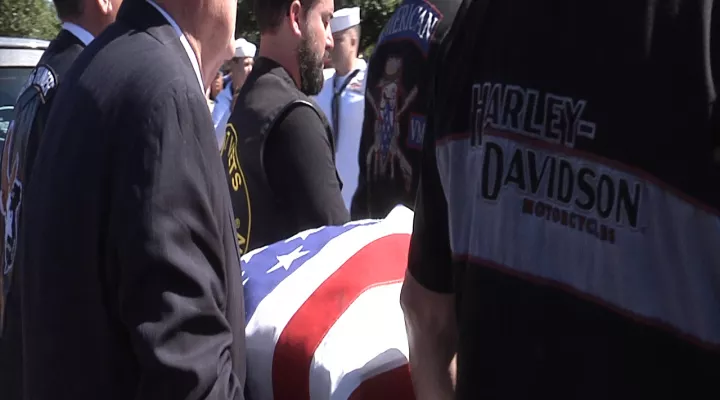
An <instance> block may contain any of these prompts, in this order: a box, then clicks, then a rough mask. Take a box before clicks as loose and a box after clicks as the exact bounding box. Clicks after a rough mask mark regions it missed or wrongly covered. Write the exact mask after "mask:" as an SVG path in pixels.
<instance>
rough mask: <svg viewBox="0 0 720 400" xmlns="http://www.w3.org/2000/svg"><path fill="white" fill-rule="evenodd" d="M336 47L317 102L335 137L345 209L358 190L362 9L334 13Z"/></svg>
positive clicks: (362, 89) (362, 81) (363, 67)
mask: <svg viewBox="0 0 720 400" xmlns="http://www.w3.org/2000/svg"><path fill="white" fill-rule="evenodd" d="M330 30H331V31H332V34H333V40H334V42H335V46H334V48H333V50H332V52H331V53H330V55H331V57H332V64H333V67H334V68H329V69H326V70H325V71H324V75H325V83H324V84H323V89H322V91H321V92H320V93H319V94H318V95H317V98H316V101H317V103H318V105H320V108H321V109H322V110H323V112H325V115H326V116H327V118H328V121H330V123H331V124H332V127H333V134H334V135H335V150H336V152H337V155H336V166H337V170H338V174H339V175H340V179H341V180H342V182H343V188H342V196H343V200H344V201H345V206H346V207H348V209H350V202H351V201H352V197H353V194H354V193H355V189H356V188H357V180H358V174H359V167H358V151H359V146H360V137H361V135H362V124H363V116H364V111H365V70H366V68H367V64H366V63H365V61H364V60H362V59H360V58H358V50H359V48H360V8H359V7H351V8H343V9H340V10H337V11H335V13H334V14H333V18H332V19H331V20H330Z"/></svg>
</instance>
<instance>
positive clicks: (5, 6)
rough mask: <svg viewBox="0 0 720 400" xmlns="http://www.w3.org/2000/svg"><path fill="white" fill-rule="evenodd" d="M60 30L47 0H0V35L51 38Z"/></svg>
mask: <svg viewBox="0 0 720 400" xmlns="http://www.w3.org/2000/svg"><path fill="white" fill-rule="evenodd" d="M59 30H60V21H58V19H57V15H56V14H55V6H53V4H52V2H50V1H48V0H0V36H13V37H27V38H35V39H48V40H49V39H52V38H54V37H55V35H57V33H58V31H59Z"/></svg>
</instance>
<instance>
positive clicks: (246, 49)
mask: <svg viewBox="0 0 720 400" xmlns="http://www.w3.org/2000/svg"><path fill="white" fill-rule="evenodd" d="M255 51H257V47H256V46H255V45H254V44H252V43H250V42H248V41H247V40H245V38H240V39H237V40H235V57H251V58H252V57H255Z"/></svg>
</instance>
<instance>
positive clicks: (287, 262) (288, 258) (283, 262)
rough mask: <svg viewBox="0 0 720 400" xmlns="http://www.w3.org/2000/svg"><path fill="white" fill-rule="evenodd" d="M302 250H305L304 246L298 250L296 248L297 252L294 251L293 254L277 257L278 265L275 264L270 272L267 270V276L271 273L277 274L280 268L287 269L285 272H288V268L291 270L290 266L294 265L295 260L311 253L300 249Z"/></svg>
mask: <svg viewBox="0 0 720 400" xmlns="http://www.w3.org/2000/svg"><path fill="white" fill-rule="evenodd" d="M302 248H303V247H302V245H300V246H298V248H296V249H295V250H293V251H292V252H290V254H285V255H282V256H276V257H275V258H277V260H278V262H277V264H275V265H274V266H273V267H272V268H270V269H269V270H267V272H266V274H270V273H272V272H275V271H277V270H279V269H280V268H285V271H287V270H288V268H290V266H291V265H292V263H293V262H294V261H295V260H297V259H298V258H300V257H302V256H304V255H305V254H307V253H309V251H307V250H305V251H300V249H302Z"/></svg>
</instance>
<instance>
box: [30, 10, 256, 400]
mask: <svg viewBox="0 0 720 400" xmlns="http://www.w3.org/2000/svg"><path fill="white" fill-rule="evenodd" d="M191 3H192V6H191ZM235 8H236V3H235V1H234V0H208V1H206V2H204V3H203V4H202V5H201V6H198V5H197V4H196V3H195V2H191V1H190V0H164V1H162V2H160V1H159V0H158V1H157V3H153V2H149V1H145V0H128V1H126V2H125V3H124V4H123V5H122V7H121V8H120V12H119V14H118V19H117V22H116V23H115V24H113V25H111V26H110V27H109V28H108V29H106V30H105V31H104V32H103V33H102V34H101V35H100V36H99V37H98V38H97V39H96V40H95V41H94V42H93V43H92V44H91V45H90V46H88V47H87V49H86V50H85V51H84V52H83V53H82V54H81V55H80V57H78V59H77V61H76V63H75V64H74V65H73V67H72V68H71V69H70V71H69V72H68V74H67V82H66V84H63V86H61V87H60V89H59V90H58V93H57V97H56V99H55V106H54V107H53V109H52V111H51V113H50V117H49V120H48V123H47V126H48V129H47V130H46V132H45V134H44V137H43V142H42V143H41V145H40V148H39V150H38V155H37V158H36V162H35V165H34V170H33V182H32V185H30V186H29V187H28V190H27V194H26V196H25V204H24V208H25V212H24V218H25V219H24V220H23V225H22V226H21V240H20V249H19V254H20V259H19V262H20V263H21V264H22V267H21V268H19V269H18V271H19V273H20V282H21V285H22V287H23V290H22V291H21V295H22V305H23V310H22V311H23V312H22V316H23V325H24V326H23V333H24V336H25V337H24V346H23V353H24V374H25V382H24V383H25V384H24V395H25V396H26V398H28V399H33V400H35V399H51V398H52V399H73V400H76V399H93V400H94V399H242V398H243V385H244V380H245V361H244V360H245V355H244V352H245V343H244V315H245V312H244V305H243V290H242V281H241V271H240V267H239V255H238V250H237V245H236V242H235V240H234V232H233V226H232V211H231V205H230V198H229V194H228V190H227V186H226V184H225V175H224V173H223V170H222V163H221V161H220V158H219V157H218V153H217V142H216V141H215V138H214V133H213V125H212V121H211V119H210V113H209V110H208V108H207V104H206V101H205V95H204V93H205V89H206V88H207V87H209V85H210V83H211V81H212V79H213V77H214V73H215V71H217V70H218V68H219V67H220V64H221V63H222V60H224V59H227V58H230V56H231V54H232V45H233V34H234V32H233V29H234V24H235V12H236V10H235Z"/></svg>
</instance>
